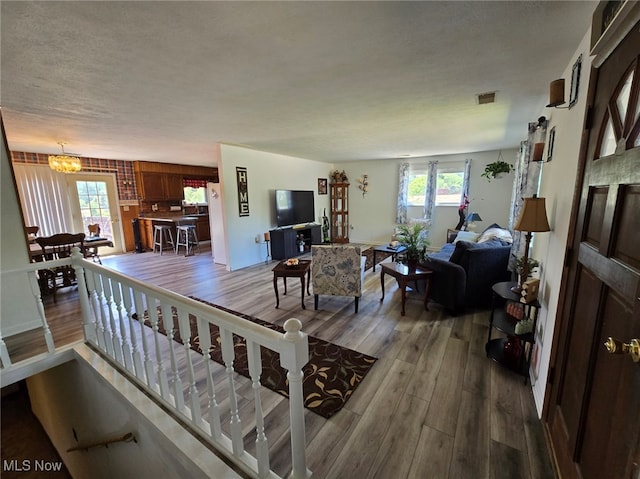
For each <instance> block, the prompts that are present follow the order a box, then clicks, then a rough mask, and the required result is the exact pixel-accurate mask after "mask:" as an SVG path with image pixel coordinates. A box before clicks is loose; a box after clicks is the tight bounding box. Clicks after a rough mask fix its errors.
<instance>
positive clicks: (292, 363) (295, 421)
mask: <svg viewBox="0 0 640 479" xmlns="http://www.w3.org/2000/svg"><path fill="white" fill-rule="evenodd" d="M301 329H302V323H301V322H300V320H298V319H295V318H291V319H288V320H287V321H286V322H285V323H284V330H285V331H286V332H285V334H284V339H285V342H284V349H283V351H282V352H281V353H280V364H281V365H282V367H283V368H285V369H287V370H288V371H289V372H288V373H287V379H288V380H289V417H290V420H291V466H292V470H291V476H290V477H291V478H293V479H303V478H304V479H306V478H308V477H311V472H310V471H309V470H308V469H307V459H306V453H305V449H306V444H307V441H306V435H305V426H304V395H303V392H302V378H303V376H304V375H303V373H302V368H303V366H304V365H305V364H306V363H307V362H308V361H309V339H308V338H307V335H306V334H305V333H303V332H302V331H301Z"/></svg>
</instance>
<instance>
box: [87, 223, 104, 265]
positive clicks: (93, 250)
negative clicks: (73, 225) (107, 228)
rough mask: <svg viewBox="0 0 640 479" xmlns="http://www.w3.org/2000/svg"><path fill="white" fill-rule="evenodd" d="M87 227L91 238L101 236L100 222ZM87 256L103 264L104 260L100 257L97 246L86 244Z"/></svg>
mask: <svg viewBox="0 0 640 479" xmlns="http://www.w3.org/2000/svg"><path fill="white" fill-rule="evenodd" d="M87 229H88V230H89V238H99V237H100V225H99V224H98V223H96V224H92V225H87ZM84 257H85V258H91V259H92V260H93V262H94V263H95V262H96V260H97V261H98V263H100V264H102V260H101V259H100V255H99V254H98V248H97V246H94V247H90V246H89V245H88V244H87V245H86V246H85V251H84Z"/></svg>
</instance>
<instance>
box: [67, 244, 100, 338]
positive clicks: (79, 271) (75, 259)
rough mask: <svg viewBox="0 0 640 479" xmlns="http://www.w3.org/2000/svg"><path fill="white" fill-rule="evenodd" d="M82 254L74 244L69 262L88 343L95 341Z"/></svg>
mask: <svg viewBox="0 0 640 479" xmlns="http://www.w3.org/2000/svg"><path fill="white" fill-rule="evenodd" d="M83 260H84V254H82V251H80V248H78V247H77V246H74V247H73V248H71V264H72V265H73V270H74V271H75V272H76V280H77V281H78V297H79V298H80V310H81V311H82V326H83V329H84V338H85V340H87V341H89V342H90V343H95V342H96V337H95V334H93V333H94V332H95V329H94V328H92V327H91V307H90V305H89V292H88V290H87V280H86V278H85V276H84V267H83V266H82V261H83Z"/></svg>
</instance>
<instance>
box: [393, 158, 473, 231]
mask: <svg viewBox="0 0 640 479" xmlns="http://www.w3.org/2000/svg"><path fill="white" fill-rule="evenodd" d="M470 170H471V160H470V159H467V160H465V161H464V163H463V164H461V163H457V162H456V163H450V164H444V165H439V164H438V162H437V161H431V162H429V164H427V165H424V164H422V165H420V164H415V165H411V164H409V163H403V164H402V165H400V170H399V183H398V213H397V222H398V223H403V222H406V219H407V207H408V206H422V207H423V218H425V219H431V218H432V216H433V209H434V208H435V207H436V206H459V205H460V204H461V203H462V202H463V201H464V197H465V195H467V196H468V194H469V172H470ZM400 220H404V221H400Z"/></svg>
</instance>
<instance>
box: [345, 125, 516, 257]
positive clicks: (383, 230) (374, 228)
mask: <svg viewBox="0 0 640 479" xmlns="http://www.w3.org/2000/svg"><path fill="white" fill-rule="evenodd" d="M526 136H527V125H523V126H522V138H523V139H525V138H526ZM517 152H518V149H517V148H514V149H509V150H502V156H503V157H504V159H505V161H507V162H508V163H515V161H516V155H517ZM467 158H470V159H471V173H470V183H469V199H470V202H471V203H470V205H469V212H471V211H476V212H477V213H478V214H479V215H480V217H481V218H482V222H481V223H478V225H477V229H478V230H482V229H484V228H485V227H487V226H489V225H490V224H491V223H498V224H500V225H502V226H504V227H506V226H507V220H508V216H509V204H510V202H511V190H512V189H513V174H512V173H511V174H509V175H505V176H504V177H503V178H501V179H496V180H492V181H491V182H488V181H487V180H486V179H485V178H482V177H481V176H480V175H481V174H482V172H483V171H484V167H485V166H486V165H487V164H488V163H492V162H494V161H496V159H497V158H498V151H483V152H475V153H465V154H460V155H444V156H433V157H428V158H426V157H425V158H411V159H408V160H399V159H388V160H375V161H373V160H372V161H367V160H363V161H354V162H349V163H340V164H338V165H336V166H337V167H338V168H339V169H340V170H343V169H344V170H345V173H346V174H347V176H348V177H349V181H350V183H351V187H350V193H349V214H350V221H351V226H352V230H351V234H350V240H351V241H352V242H357V243H370V244H382V243H385V242H388V241H390V240H391V234H392V233H393V228H394V226H395V224H396V204H397V199H398V169H399V166H400V164H401V163H404V162H408V163H411V164H415V165H426V164H427V163H428V162H429V161H438V164H439V165H440V166H442V165H447V164H456V165H460V166H461V167H462V166H463V165H464V160H465V159H467ZM365 174H366V175H368V182H369V188H368V189H369V192H368V193H367V194H366V195H365V196H364V197H363V196H362V192H361V191H360V190H359V189H358V182H357V178H359V177H362V176H363V175H365ZM409 216H410V217H412V218H421V217H422V208H421V207H415V208H413V207H412V208H410V209H409ZM458 220H459V216H458V206H457V205H456V206H438V207H436V211H435V213H434V218H433V223H432V226H431V231H430V237H431V246H432V247H438V246H441V245H442V244H443V243H444V242H445V241H446V231H447V228H454V227H455V226H456V224H457V223H458Z"/></svg>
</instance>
